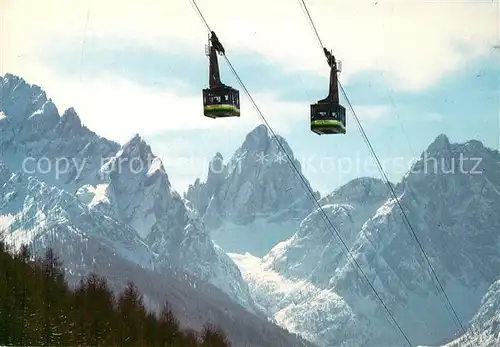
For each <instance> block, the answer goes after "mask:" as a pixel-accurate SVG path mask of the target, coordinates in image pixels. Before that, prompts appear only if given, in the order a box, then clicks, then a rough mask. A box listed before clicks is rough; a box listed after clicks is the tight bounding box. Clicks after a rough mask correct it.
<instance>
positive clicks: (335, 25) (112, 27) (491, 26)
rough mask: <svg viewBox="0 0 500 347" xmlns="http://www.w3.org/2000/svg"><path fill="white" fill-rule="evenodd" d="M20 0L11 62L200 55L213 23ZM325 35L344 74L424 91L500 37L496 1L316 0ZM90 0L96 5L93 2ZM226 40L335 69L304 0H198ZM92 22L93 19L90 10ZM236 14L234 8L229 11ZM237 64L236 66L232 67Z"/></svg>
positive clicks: (5, 33) (186, 10)
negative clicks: (120, 44)
mask: <svg viewBox="0 0 500 347" xmlns="http://www.w3.org/2000/svg"><path fill="white" fill-rule="evenodd" d="M143 4H144V2H142V1H138V0H129V1H118V0H106V1H104V0H103V1H95V0H74V1H65V0H47V1H38V0H16V1H5V0H3V2H2V11H1V12H2V14H1V15H2V19H3V30H2V37H1V39H2V44H3V46H4V47H5V49H4V50H3V51H2V55H3V65H4V69H9V68H10V67H11V66H13V65H15V64H16V60H18V56H20V55H21V56H22V55H29V54H30V53H33V52H34V51H37V50H41V49H50V45H51V44H52V43H53V42H55V40H58V41H59V42H63V41H69V42H72V43H73V44H75V45H79V46H82V47H83V45H82V42H84V41H85V37H101V38H107V39H109V38H116V39H127V40H128V41H129V42H140V43H141V44H146V45H150V46H152V47H155V48H157V49H163V50H165V51H169V52H184V53H187V52H189V54H203V53H202V52H203V45H204V44H205V43H206V40H207V33H206V31H205V30H206V29H205V28H204V26H203V24H202V22H201V21H200V19H199V18H198V17H197V15H196V13H195V12H194V10H193V8H192V7H191V5H190V4H189V1H188V0H185V1H163V0H149V1H148V5H147V6H145V5H143ZM308 4H309V10H310V12H311V15H312V17H313V20H314V22H315V24H316V26H317V29H318V31H319V33H320V35H321V38H322V41H323V42H324V44H325V45H326V46H327V47H328V48H331V49H333V50H334V53H335V54H336V55H337V57H338V58H339V59H341V60H342V61H343V62H344V69H343V73H342V78H343V79H349V78H350V76H352V75H353V74H354V73H358V72H361V71H367V70H378V71H384V72H387V73H388V76H391V78H390V81H391V83H392V84H393V85H394V86H395V87H397V88H399V89H411V90H417V89H421V88H425V87H428V86H429V85H431V84H433V83H435V82H437V81H438V80H439V79H440V78H441V77H442V76H443V75H444V74H446V73H448V72H451V71H454V70H457V69H460V68H461V67H463V66H465V63H466V62H467V61H469V60H471V59H474V58H477V57H479V56H481V55H484V54H486V53H487V52H489V51H490V50H491V47H492V46H493V45H494V44H495V43H496V42H497V36H498V33H497V23H498V13H497V11H496V9H497V8H496V7H497V6H498V5H497V4H496V3H495V2H490V1H488V2H479V1H476V2H465V1H463V2H434V1H432V2H431V1H423V0H422V1H405V0H387V1H379V2H378V4H377V5H375V4H374V2H372V1H347V0H337V1H332V0H317V1H314V2H312V1H309V2H308ZM89 5H90V6H89ZM198 6H199V7H200V8H201V10H202V12H203V14H204V16H205V18H206V20H207V21H208V23H209V25H211V27H212V29H213V30H215V31H216V32H217V33H218V36H219V38H220V39H221V41H222V43H223V44H224V45H225V47H226V51H227V53H228V56H229V58H231V54H233V53H234V52H238V51H250V52H256V53H260V54H262V55H264V56H265V57H266V58H267V59H268V60H269V61H270V62H272V63H278V64H281V65H282V66H283V67H284V68H286V69H288V70H291V71H295V70H299V71H309V72H314V73H316V74H318V75H321V76H325V75H326V74H327V73H328V68H327V65H326V62H325V59H324V56H322V54H321V51H320V50H319V47H318V45H317V42H316V39H315V37H314V35H313V33H312V31H311V28H310V27H309V24H308V22H307V20H306V17H305V16H304V13H303V11H302V9H301V7H300V5H299V3H298V2H295V1H292V0H275V1H271V2H270V1H267V0H254V1H251V2H249V1H243V0H239V1H229V0H210V3H209V4H208V3H207V2H206V1H201V0H199V1H198ZM88 8H90V11H89V21H88V23H87V21H86V19H87V9H88ZM228 13H229V14H230V15H227V14H228ZM235 67H236V69H237V70H238V67H237V66H235Z"/></svg>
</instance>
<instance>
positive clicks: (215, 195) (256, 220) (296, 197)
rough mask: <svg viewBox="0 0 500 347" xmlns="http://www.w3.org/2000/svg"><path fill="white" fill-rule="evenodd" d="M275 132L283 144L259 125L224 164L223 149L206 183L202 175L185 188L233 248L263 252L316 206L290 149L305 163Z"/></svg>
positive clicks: (208, 222) (222, 243)
mask: <svg viewBox="0 0 500 347" xmlns="http://www.w3.org/2000/svg"><path fill="white" fill-rule="evenodd" d="M276 137H277V140H278V141H279V142H280V144H281V146H280V145H279V144H278V143H277V141H276V138H275V137H274V136H272V134H271V133H270V131H269V130H268V129H267V128H266V127H265V126H264V125H259V126H258V127H256V128H255V129H253V130H252V131H251V132H250V133H249V134H247V136H246V137H245V139H244V141H243V143H242V145H241V147H240V148H239V149H238V150H236V152H235V153H234V155H233V156H232V157H231V159H230V160H229V162H228V163H227V164H225V165H221V164H222V159H223V158H222V155H220V153H218V154H216V155H215V157H214V158H213V159H212V161H211V162H210V164H209V165H210V170H209V173H208V176H207V180H206V181H205V183H200V180H197V181H196V182H195V184H194V185H191V186H190V187H189V188H188V191H187V193H186V194H185V197H186V198H187V199H189V200H190V201H192V202H193V205H194V206H195V207H196V208H197V210H198V211H200V214H201V215H202V218H203V220H204V222H205V223H206V225H207V226H208V228H209V229H210V230H211V232H212V238H213V239H214V241H215V242H216V243H217V244H218V245H220V246H221V247H222V248H223V249H224V250H226V251H228V252H235V253H238V252H243V253H244V252H250V253H253V254H254V255H264V254H265V253H267V251H269V250H270V249H271V248H272V247H273V246H274V245H275V244H276V243H278V242H280V241H282V240H284V239H286V238H287V237H289V236H291V235H292V234H293V232H294V231H295V228H296V227H297V226H298V224H299V223H300V221H301V220H302V219H303V218H304V217H305V216H307V215H308V214H309V213H310V212H311V211H312V210H313V204H312V202H311V199H310V197H309V196H308V195H307V192H306V191H305V187H303V186H302V184H303V183H302V182H301V181H300V180H299V178H298V177H297V176H296V174H295V172H294V170H293V168H292V167H291V164H290V163H288V161H289V159H288V157H287V154H288V156H289V157H290V158H291V159H292V160H293V161H294V165H295V166H296V167H297V168H299V170H300V163H299V162H298V161H297V160H296V159H295V158H294V155H293V152H292V150H291V148H290V146H289V145H288V144H287V142H286V140H285V139H284V138H282V137H281V136H279V135H277V136H276ZM281 147H283V148H284V149H285V152H286V153H284V152H283V151H282V149H281ZM216 169H217V170H216ZM306 182H307V179H306ZM307 185H308V186H309V188H310V185H309V183H308V182H307ZM317 195H318V197H319V194H317ZM226 231H227V232H226ZM261 233H262V235H261ZM240 246H244V247H246V248H245V249H242V248H240Z"/></svg>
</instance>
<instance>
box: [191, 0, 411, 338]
mask: <svg viewBox="0 0 500 347" xmlns="http://www.w3.org/2000/svg"><path fill="white" fill-rule="evenodd" d="M190 1H191V3H192V4H193V5H194V6H193V7H194V8H195V10H196V12H198V14H199V16H200V18H201V20H202V21H203V23H204V24H205V26H206V27H207V30H208V32H209V33H211V32H212V30H211V28H210V26H209V25H208V23H207V21H206V20H205V18H204V16H203V14H202V12H201V11H200V9H199V7H198V5H197V4H196V0H190ZM223 56H224V59H225V60H226V63H227V64H228V66H229V68H230V69H231V71H232V72H233V74H234V76H235V77H236V79H237V80H238V83H239V84H240V86H241V87H242V88H243V91H244V92H245V94H246V95H247V97H248V99H249V100H250V102H251V103H252V105H253V106H254V108H255V110H256V111H257V113H258V115H259V117H260V118H261V119H262V121H263V122H264V124H265V125H266V126H267V128H268V129H269V131H270V132H271V134H272V135H273V137H274V139H275V141H276V143H277V144H278V145H279V146H280V148H281V150H282V151H283V153H284V154H285V155H286V156H287V158H288V160H289V162H290V164H291V165H292V167H293V169H294V171H295V173H296V174H297V176H298V177H299V179H300V180H301V182H302V184H303V185H304V186H305V188H306V190H307V191H308V193H309V194H310V195H311V197H312V199H313V201H314V203H315V205H316V206H317V208H318V210H319V211H320V212H321V214H322V217H323V219H324V220H325V221H327V223H328V224H329V225H330V226H331V230H333V231H334V232H335V235H336V236H337V238H338V239H339V240H340V242H341V244H342V246H343V247H344V248H345V250H346V252H347V254H348V255H349V256H350V258H351V259H352V261H353V262H354V264H355V265H356V267H357V269H358V270H359V272H361V274H362V276H363V278H364V279H365V280H366V281H367V283H368V284H369V286H370V287H371V289H372V290H373V292H374V293H375V295H376V297H377V299H378V300H379V301H380V303H381V304H382V306H383V307H384V309H385V310H386V311H387V313H388V315H389V317H390V318H391V320H392V321H393V322H394V324H395V325H396V327H397V328H398V330H399V332H400V333H401V334H402V335H403V337H404V339H405V341H406V342H407V343H408V345H409V346H410V347H413V345H412V344H411V342H410V340H409V339H408V337H407V336H406V334H405V333H404V331H403V330H402V328H401V326H400V325H399V324H398V322H397V321H396V319H395V318H394V316H393V315H392V313H391V312H390V310H389V308H388V307H387V305H386V304H385V303H384V301H383V300H382V297H381V296H380V294H379V293H378V292H377V290H376V289H375V287H374V286H373V284H372V283H371V282H370V280H369V279H368V277H367V276H366V274H365V273H364V271H363V269H362V268H361V266H360V265H359V263H358V261H357V260H356V258H355V257H354V256H353V254H352V253H351V251H350V250H349V247H348V246H347V245H346V243H345V242H344V240H343V239H342V236H341V235H340V233H339V232H338V230H337V228H336V227H335V225H333V223H332V222H331V221H330V219H329V218H328V215H327V214H326V212H325V211H324V210H323V207H322V206H321V204H320V203H319V201H318V199H316V196H315V194H314V191H313V190H312V189H311V187H309V185H308V184H307V181H306V179H305V178H304V176H303V175H302V174H301V173H300V170H299V169H298V168H297V166H296V165H295V164H294V162H293V158H291V157H290V155H289V154H288V152H287V151H286V149H285V148H284V146H283V145H282V144H281V142H280V141H279V139H278V137H277V135H276V133H275V132H274V131H273V129H272V127H271V126H270V125H269V123H268V122H267V120H266V118H265V117H264V115H263V114H262V112H261V110H260V108H259V107H258V105H257V104H256V103H255V101H254V99H253V98H252V95H251V94H250V92H249V91H248V89H247V88H246V86H245V84H244V83H243V81H242V80H241V78H240V77H239V75H238V73H237V72H236V70H235V69H234V67H233V65H232V64H231V62H230V61H229V59H228V58H227V56H226V55H225V54H223ZM328 230H330V229H328ZM331 230H330V231H331ZM358 275H359V273H358Z"/></svg>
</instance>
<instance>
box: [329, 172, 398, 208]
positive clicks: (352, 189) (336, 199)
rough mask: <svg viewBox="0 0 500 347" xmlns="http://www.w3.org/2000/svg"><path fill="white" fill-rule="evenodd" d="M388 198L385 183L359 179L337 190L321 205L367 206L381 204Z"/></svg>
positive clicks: (370, 178) (376, 180)
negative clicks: (373, 203)
mask: <svg viewBox="0 0 500 347" xmlns="http://www.w3.org/2000/svg"><path fill="white" fill-rule="evenodd" d="M388 197H389V191H388V188H387V185H386V183H385V182H384V181H382V180H381V179H378V178H373V177H359V178H355V179H353V180H351V181H349V182H348V183H346V184H345V185H343V186H341V187H339V188H337V189H335V190H334V191H333V192H331V193H330V194H328V195H326V196H325V197H323V198H322V199H321V200H320V201H319V202H320V205H325V204H341V203H345V204H353V205H366V204H368V203H370V202H374V201H375V202H377V203H379V204H380V202H381V201H383V200H385V199H387V198H388Z"/></svg>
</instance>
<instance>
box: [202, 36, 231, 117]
mask: <svg viewBox="0 0 500 347" xmlns="http://www.w3.org/2000/svg"><path fill="white" fill-rule="evenodd" d="M217 53H219V54H220V55H223V54H225V50H224V47H223V46H222V44H221V43H220V42H219V39H218V38H217V35H215V33H214V32H213V31H212V32H211V34H210V36H209V39H208V46H207V52H206V55H207V56H208V57H209V72H208V74H209V76H208V78H209V88H205V89H203V114H204V115H205V117H209V118H213V119H215V118H226V117H239V116H240V93H239V91H238V90H236V89H234V88H232V87H230V86H227V85H225V84H224V83H222V82H221V80H220V73H219V63H218V61H217Z"/></svg>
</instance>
